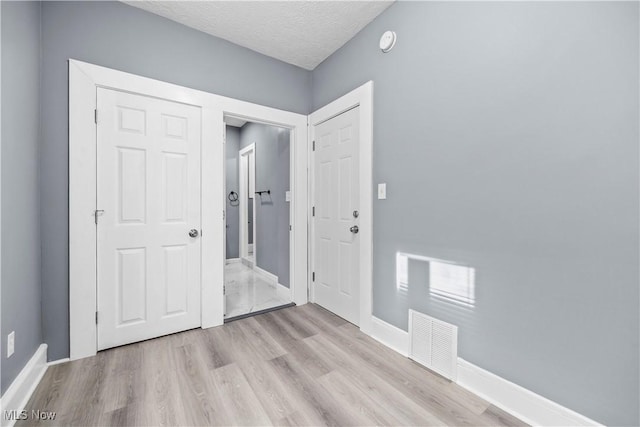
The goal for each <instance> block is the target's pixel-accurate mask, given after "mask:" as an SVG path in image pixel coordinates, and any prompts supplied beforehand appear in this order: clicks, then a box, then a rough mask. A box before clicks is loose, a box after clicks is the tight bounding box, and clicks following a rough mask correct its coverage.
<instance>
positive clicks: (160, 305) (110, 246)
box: [96, 88, 201, 350]
mask: <svg viewBox="0 0 640 427" xmlns="http://www.w3.org/2000/svg"><path fill="white" fill-rule="evenodd" d="M97 144H98V147H97V174H98V176H97V181H98V185H97V186H98V188H97V194H98V196H97V201H96V205H97V209H100V210H104V212H103V213H102V214H99V215H98V216H97V222H98V225H97V233H98V247H97V266H98V271H97V277H98V349H99V350H102V349H105V348H109V347H114V346H118V345H123V344H128V343H131V342H136V341H141V340H145V339H149V338H154V337H158V336H161V335H166V334H170V333H173V332H178V331H183V330H186V329H191V328H195V327H198V326H200V324H201V321H200V284H201V279H200V267H201V259H200V237H199V233H200V144H201V111H200V108H199V107H193V106H189V105H184V104H179V103H175V102H170V101H164V100H159V99H155V98H149V97H145V96H141V95H133V94H129V93H124V92H118V91H114V90H109V89H102V88H100V89H98V138H97ZM192 229H193V230H195V231H197V233H198V236H196V237H191V236H190V234H189V233H190V230H192Z"/></svg>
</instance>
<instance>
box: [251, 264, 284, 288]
mask: <svg viewBox="0 0 640 427" xmlns="http://www.w3.org/2000/svg"><path fill="white" fill-rule="evenodd" d="M253 271H255V272H256V273H258V274H259V275H261V276H262V277H264V278H265V280H268V281H269V282H271V283H273V284H275V285H277V284H278V276H276V275H275V274H273V273H269V272H268V271H267V270H264V269H262V268H260V267H258V266H257V265H255V266H253Z"/></svg>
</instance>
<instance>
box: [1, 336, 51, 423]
mask: <svg viewBox="0 0 640 427" xmlns="http://www.w3.org/2000/svg"><path fill="white" fill-rule="evenodd" d="M46 371H47V345H46V344H40V347H38V349H37V350H36V352H35V353H34V354H33V356H31V359H29V361H28V362H27V364H26V365H25V366H24V368H22V371H20V373H19V374H18V376H17V377H16V379H15V380H13V382H12V383H11V385H10V386H9V388H8V389H7V391H5V393H4V395H2V398H1V399H0V408H2V414H0V416H1V417H2V420H1V421H0V425H2V427H11V426H13V425H14V424H15V422H16V420H7V419H5V411H17V412H20V411H22V410H23V409H24V407H25V406H26V405H27V403H28V402H29V399H30V398H31V395H32V394H33V392H34V391H35V390H36V387H37V386H38V384H39V383H40V380H42V377H43V376H44V373H45V372H46Z"/></svg>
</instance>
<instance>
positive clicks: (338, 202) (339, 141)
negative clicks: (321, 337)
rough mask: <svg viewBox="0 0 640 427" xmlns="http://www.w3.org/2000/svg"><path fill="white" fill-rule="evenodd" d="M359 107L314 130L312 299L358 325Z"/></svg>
mask: <svg viewBox="0 0 640 427" xmlns="http://www.w3.org/2000/svg"><path fill="white" fill-rule="evenodd" d="M358 115H359V108H354V109H352V110H349V111H347V112H345V113H342V114H340V115H339V116H337V117H334V118H333V119H331V120H328V121H326V122H324V123H322V124H320V125H318V126H316V127H315V152H314V156H313V157H314V160H313V161H314V200H315V202H314V205H315V216H314V239H313V241H314V248H313V253H314V255H313V258H314V272H315V281H314V288H313V289H314V298H315V302H316V303H317V304H320V305H321V306H323V307H325V308H326V309H328V310H329V311H332V312H333V313H335V314H337V315H338V316H340V317H342V318H344V319H346V320H348V321H349V322H351V323H354V324H355V325H358V324H359V317H360V305H359V291H360V283H359V282H360V274H359V271H360V270H359V266H360V262H359V253H360V239H359V236H358V234H357V231H356V230H353V229H352V227H354V226H357V225H358V218H357V213H356V212H357V211H358V210H359V209H360V208H359V206H358V204H359V200H360V198H359V191H360V187H359V179H358V173H359V159H358V130H359V123H358V119H359V116H358Z"/></svg>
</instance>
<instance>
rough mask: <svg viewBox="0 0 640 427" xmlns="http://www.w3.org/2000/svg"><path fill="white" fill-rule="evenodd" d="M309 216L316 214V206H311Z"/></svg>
mask: <svg viewBox="0 0 640 427" xmlns="http://www.w3.org/2000/svg"><path fill="white" fill-rule="evenodd" d="M311 216H316V207H315V206H314V207H312V208H311Z"/></svg>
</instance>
